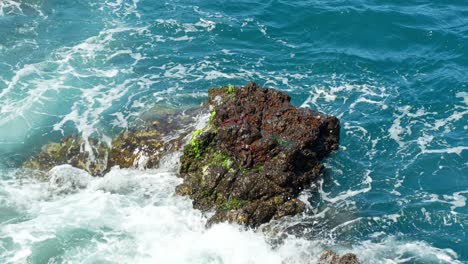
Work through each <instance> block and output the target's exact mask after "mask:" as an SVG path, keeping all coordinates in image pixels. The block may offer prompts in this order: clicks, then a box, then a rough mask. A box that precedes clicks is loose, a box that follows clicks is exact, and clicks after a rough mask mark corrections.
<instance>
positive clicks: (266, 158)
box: [177, 83, 340, 227]
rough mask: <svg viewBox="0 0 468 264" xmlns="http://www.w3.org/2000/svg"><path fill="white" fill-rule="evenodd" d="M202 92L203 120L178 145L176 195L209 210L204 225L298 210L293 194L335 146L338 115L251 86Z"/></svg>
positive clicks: (251, 222) (250, 221)
mask: <svg viewBox="0 0 468 264" xmlns="http://www.w3.org/2000/svg"><path fill="white" fill-rule="evenodd" d="M208 97H209V98H208V102H207V103H208V104H209V106H210V108H211V114H210V119H209V125H208V126H207V127H206V128H205V129H204V130H199V131H195V132H194V134H193V138H192V140H191V141H190V143H189V144H188V145H187V146H186V147H185V148H184V151H183V155H182V157H181V169H180V175H181V177H182V178H183V179H184V183H183V184H181V185H179V186H178V187H177V193H178V194H181V195H189V196H190V197H191V198H192V199H193V205H194V207H195V208H197V209H201V210H204V211H206V210H210V209H214V210H215V214H214V216H213V217H211V219H210V220H209V224H211V223H216V222H222V221H229V222H235V223H238V224H242V225H246V226H251V227H256V226H258V225H260V224H262V223H266V222H268V221H270V220H271V219H278V218H281V217H284V216H288V215H295V214H299V213H301V212H303V211H304V210H305V205H304V203H303V202H302V201H300V200H299V199H297V197H298V195H299V193H300V192H301V191H302V190H303V189H304V188H307V187H308V186H309V185H310V184H311V182H313V181H314V180H316V179H317V178H318V177H319V175H320V171H321V170H322V169H323V165H322V164H321V163H320V161H321V160H322V159H323V158H324V157H326V156H327V155H328V154H329V153H330V152H331V151H333V150H336V149H337V148H338V143H339V131H340V124H339V121H338V119H337V118H336V117H334V116H329V115H325V114H323V113H320V112H316V111H313V110H311V109H303V108H296V107H294V106H292V105H291V104H290V97H289V96H288V95H287V94H285V93H283V92H280V91H278V90H274V89H265V88H261V87H259V86H258V85H256V84H255V83H250V84H248V85H246V86H244V87H241V88H236V87H234V86H229V87H224V88H217V89H210V90H209V92H208Z"/></svg>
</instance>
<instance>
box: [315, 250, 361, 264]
mask: <svg viewBox="0 0 468 264" xmlns="http://www.w3.org/2000/svg"><path fill="white" fill-rule="evenodd" d="M359 263H360V262H359V260H358V258H357V256H356V255H354V254H352V253H347V254H344V255H343V256H341V257H340V256H339V255H338V254H336V253H335V252H333V251H331V250H326V251H324V252H323V253H322V255H321V256H320V259H319V261H318V264H359Z"/></svg>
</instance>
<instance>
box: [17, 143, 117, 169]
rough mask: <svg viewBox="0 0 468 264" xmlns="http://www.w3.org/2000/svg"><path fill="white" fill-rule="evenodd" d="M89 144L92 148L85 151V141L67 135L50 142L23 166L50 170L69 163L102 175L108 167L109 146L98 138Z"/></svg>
mask: <svg viewBox="0 0 468 264" xmlns="http://www.w3.org/2000/svg"><path fill="white" fill-rule="evenodd" d="M89 145H90V147H91V150H88V151H85V149H84V148H85V142H84V141H83V140H82V139H81V138H77V137H67V138H64V139H63V140H62V141H61V142H59V143H49V144H47V145H45V146H43V147H42V149H41V151H40V152H39V153H38V154H37V155H35V156H33V157H32V158H30V159H29V160H28V161H26V162H25V163H24V164H23V167H24V168H28V169H34V170H40V171H48V170H50V169H52V168H53V167H55V166H58V165H62V164H69V165H72V166H73V167H75V168H79V169H82V170H85V171H87V172H89V173H90V174H91V175H93V176H96V175H101V174H102V173H103V172H104V171H105V170H106V168H107V154H108V151H109V148H108V146H107V145H106V144H105V143H99V142H98V141H96V140H90V141H89Z"/></svg>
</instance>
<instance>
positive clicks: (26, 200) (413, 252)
mask: <svg viewBox="0 0 468 264" xmlns="http://www.w3.org/2000/svg"><path fill="white" fill-rule="evenodd" d="M467 43H468V4H467V3H466V1H465V0H463V1H457V0H455V1H432V2H431V3H426V2H421V1H406V2H402V1H391V2H388V1H387V2H386V4H379V3H377V2H375V1H251V0H244V1H183V0H180V1H166V2H164V1H145V0H140V1H138V0H134V1H125V0H118V1H56V0H52V1H44V0H23V1H19V0H0V164H1V167H2V169H1V172H0V179H1V180H0V262H1V263H314V261H316V260H317V257H318V255H319V254H320V252H322V251H323V250H324V249H333V250H335V251H337V252H339V253H345V252H355V253H356V254H358V256H359V258H360V259H361V260H362V261H363V262H364V263H466V262H468V250H467V249H468V239H467V232H466V229H465V228H466V227H467V224H468V207H467V205H466V200H467V197H468V139H467V138H468V137H467V130H468V122H467V116H468V88H467V85H468V77H467V76H468V75H467V72H468V45H467ZM248 81H256V82H257V83H258V84H260V85H262V86H271V87H277V88H279V89H281V90H283V91H286V92H288V93H289V94H290V95H291V97H292V101H293V103H294V104H295V105H297V106H304V107H312V108H315V109H318V110H320V111H323V112H326V113H330V114H334V115H336V116H338V117H339V118H340V119H341V122H342V134H341V136H342V141H341V147H340V150H339V151H337V152H336V153H334V154H333V155H331V156H330V157H329V158H328V159H327V160H326V166H327V170H326V171H325V173H324V175H323V180H321V181H320V182H319V183H317V184H316V186H314V187H313V188H312V189H311V190H308V191H306V192H305V193H304V194H303V195H302V196H301V199H303V200H308V201H309V203H310V208H311V212H309V213H306V214H304V215H300V216H296V217H294V218H289V219H284V220H282V221H280V222H274V223H270V224H269V225H267V226H264V227H263V228H262V230H261V231H260V230H257V231H254V230H245V229H243V228H241V227H238V226H234V225H230V224H219V225H215V226H213V227H212V228H210V229H207V228H205V223H206V220H207V218H208V217H209V215H208V216H207V215H204V214H202V213H201V212H200V211H197V210H194V209H192V206H191V201H190V200H189V199H188V198H186V197H179V196H176V195H175V193H174V188H175V186H176V185H177V184H179V183H180V181H181V179H179V178H177V176H176V174H177V168H178V165H177V160H178V159H177V157H178V156H177V155H179V154H178V153H175V154H173V155H171V156H167V157H165V159H164V162H163V163H162V165H161V167H160V168H157V169H154V170H146V171H143V170H120V169H113V170H112V171H111V172H110V173H108V174H107V175H106V176H105V177H103V178H90V177H87V175H85V176H83V175H82V173H83V172H82V171H77V170H74V169H73V168H70V167H67V166H59V167H57V168H55V169H54V171H53V172H51V173H52V174H54V175H55V176H54V177H61V175H62V176H63V175H67V176H70V175H72V176H76V177H78V176H79V175H81V176H82V177H81V179H84V180H83V181H84V182H82V181H80V182H79V184H78V185H80V186H81V187H83V188H73V186H74V185H71V184H69V185H67V184H65V185H60V186H58V185H56V184H54V183H53V182H51V183H47V182H40V181H37V180H35V179H33V178H31V177H30V175H27V174H28V173H25V172H22V171H19V170H17V168H18V167H20V164H21V163H22V161H24V160H25V159H26V158H28V157H29V156H30V155H32V154H33V153H35V152H37V151H38V150H39V149H40V147H41V146H42V145H44V144H45V143H47V142H51V141H58V140H60V138H62V137H63V136H64V135H72V134H75V135H80V136H82V137H83V138H84V139H85V140H86V139H88V138H89V137H90V136H93V137H97V138H100V139H102V140H104V141H109V138H111V137H113V136H115V135H116V134H117V133H119V132H120V131H122V130H123V129H125V128H127V127H131V126H132V125H133V124H135V123H138V121H139V119H140V118H141V117H142V116H144V115H142V113H145V112H147V111H148V110H151V111H164V109H165V108H176V109H185V108H190V107H194V106H196V105H198V104H199V103H201V102H202V101H203V100H204V99H205V98H206V96H207V89H208V88H209V87H214V86H220V85H226V84H236V85H242V84H245V83H246V82H248ZM163 108H164V109H163ZM71 179H73V177H71Z"/></svg>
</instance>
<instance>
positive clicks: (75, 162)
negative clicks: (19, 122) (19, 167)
mask: <svg viewBox="0 0 468 264" xmlns="http://www.w3.org/2000/svg"><path fill="white" fill-rule="evenodd" d="M202 111H203V109H202V108H194V109H189V110H184V111H178V112H170V113H164V114H159V113H155V114H153V115H150V114H148V113H146V116H145V120H144V123H143V124H142V125H140V126H139V127H136V128H131V129H128V130H126V131H123V132H122V133H120V134H119V135H118V136H117V137H115V138H114V139H113V140H112V143H111V147H110V146H108V144H106V143H104V142H99V141H97V140H93V139H89V140H88V142H85V141H84V140H83V139H82V138H80V137H77V136H70V137H66V138H64V139H63V140H62V141H60V142H58V143H55V142H54V143H49V144H46V145H44V146H43V147H42V149H41V151H40V152H39V153H38V154H36V155H35V156H33V157H31V158H30V159H29V160H27V161H26V162H24V163H23V168H26V169H32V170H34V171H36V172H41V171H42V172H47V171H49V170H50V169H52V168H54V167H55V166H58V165H63V164H69V165H71V166H73V167H75V168H78V169H82V170H84V171H87V172H88V173H89V174H91V175H92V176H102V175H103V174H105V173H106V172H108V171H109V170H110V169H111V168H112V167H113V166H119V167H120V168H132V167H133V168H140V169H144V168H154V167H157V166H158V164H159V160H160V159H161V157H162V156H164V155H165V154H167V153H169V152H174V151H178V150H180V149H181V148H182V146H183V145H184V143H185V141H184V138H185V137H186V136H187V135H188V134H189V133H190V131H191V130H193V127H192V125H193V124H194V123H195V121H196V118H197V116H198V115H199V114H200V113H201V112H202ZM86 143H88V145H87V147H86ZM36 172H31V173H29V174H32V173H35V174H37V175H38V176H35V177H36V178H38V179H41V180H48V178H49V176H48V175H47V174H44V173H36Z"/></svg>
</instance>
